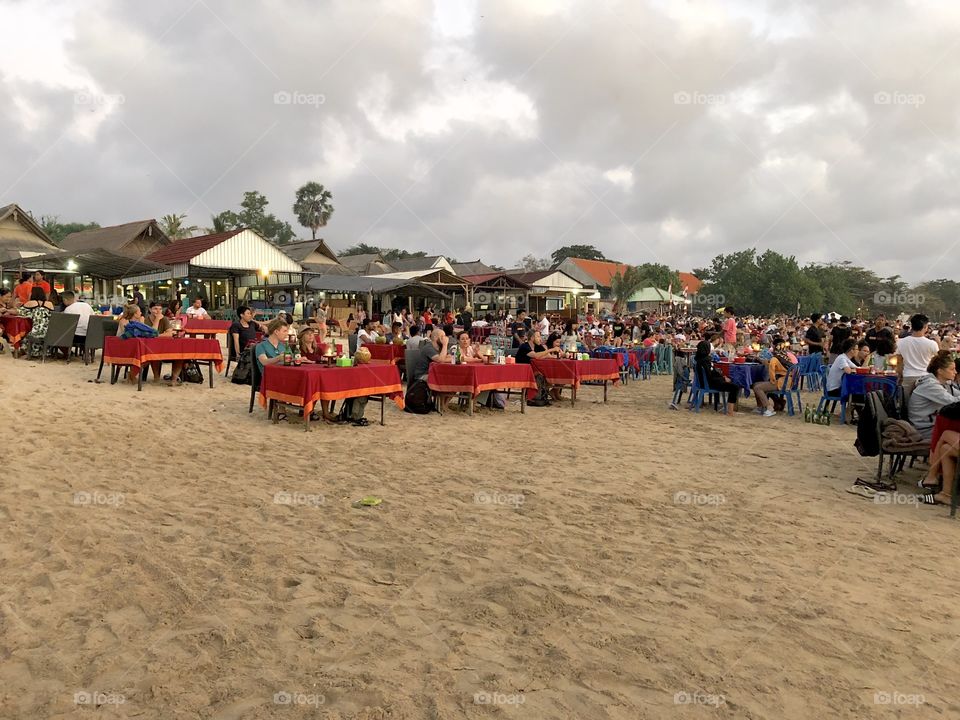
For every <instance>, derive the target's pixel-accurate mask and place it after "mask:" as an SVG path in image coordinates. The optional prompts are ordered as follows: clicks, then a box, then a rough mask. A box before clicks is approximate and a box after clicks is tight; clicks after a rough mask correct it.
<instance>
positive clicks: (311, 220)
mask: <svg viewBox="0 0 960 720" xmlns="http://www.w3.org/2000/svg"><path fill="white" fill-rule="evenodd" d="M331 200H333V194H332V193H331V192H330V191H329V190H327V189H326V188H325V187H323V185H321V184H320V183H318V182H308V183H307V184H305V185H304V186H303V187H301V188H300V189H299V190H297V195H296V199H295V200H294V203H293V212H294V213H296V216H297V222H299V223H300V224H301V225H303V226H304V227H308V228H310V232H311V233H312V234H313V239H314V240H316V239H317V230H318V229H319V228H322V227H324V226H325V225H326V224H327V223H328V222H329V221H330V216H331V215H333V205H332V204H331V203H330V201H331Z"/></svg>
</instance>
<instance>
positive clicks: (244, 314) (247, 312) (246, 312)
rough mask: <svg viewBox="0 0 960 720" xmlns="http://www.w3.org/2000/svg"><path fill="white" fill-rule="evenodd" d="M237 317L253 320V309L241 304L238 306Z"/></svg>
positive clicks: (248, 320) (246, 320)
mask: <svg viewBox="0 0 960 720" xmlns="http://www.w3.org/2000/svg"><path fill="white" fill-rule="evenodd" d="M237 317H238V318H240V319H241V320H243V321H244V322H250V321H251V320H253V310H251V309H250V307H249V306H247V305H241V306H240V307H238V308H237Z"/></svg>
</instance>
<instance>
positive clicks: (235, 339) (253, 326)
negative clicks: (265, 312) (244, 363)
mask: <svg viewBox="0 0 960 720" xmlns="http://www.w3.org/2000/svg"><path fill="white" fill-rule="evenodd" d="M258 332H261V330H260V323H258V322H257V321H256V320H254V319H253V310H252V309H250V308H249V307H247V306H246V305H241V306H240V307H238V308H237V319H236V320H234V321H233V324H232V325H230V329H229V330H228V331H227V348H228V349H229V352H230V357H231V358H232V359H233V360H237V359H239V357H240V354H241V353H242V352H243V351H244V350H246V349H247V348H248V347H250V345H251V344H255V343H256V341H257V333H258Z"/></svg>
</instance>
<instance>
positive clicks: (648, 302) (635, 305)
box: [627, 287, 693, 313]
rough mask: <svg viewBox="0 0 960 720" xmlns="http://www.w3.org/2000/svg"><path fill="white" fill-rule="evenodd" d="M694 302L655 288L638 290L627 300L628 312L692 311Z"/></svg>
mask: <svg viewBox="0 0 960 720" xmlns="http://www.w3.org/2000/svg"><path fill="white" fill-rule="evenodd" d="M692 303H693V301H692V300H689V299H688V298H685V297H683V296H682V295H676V294H671V293H669V292H667V291H666V290H661V289H660V288H655V287H645V288H640V289H639V290H637V291H636V292H635V293H634V294H633V295H631V296H630V297H629V298H627V312H632V313H633V312H671V311H672V310H673V309H674V308H677V307H684V308H686V309H687V310H689V309H690V306H691V305H692Z"/></svg>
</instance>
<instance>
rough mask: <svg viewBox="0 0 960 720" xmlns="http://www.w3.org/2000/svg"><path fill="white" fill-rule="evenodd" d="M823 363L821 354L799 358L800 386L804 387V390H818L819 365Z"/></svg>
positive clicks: (819, 384)
mask: <svg viewBox="0 0 960 720" xmlns="http://www.w3.org/2000/svg"><path fill="white" fill-rule="evenodd" d="M822 362H823V354H822V353H814V354H813V355H806V356H801V357H800V386H801V387H804V386H806V390H808V391H814V390H819V389H820V386H821V383H820V365H821V364H822Z"/></svg>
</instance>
